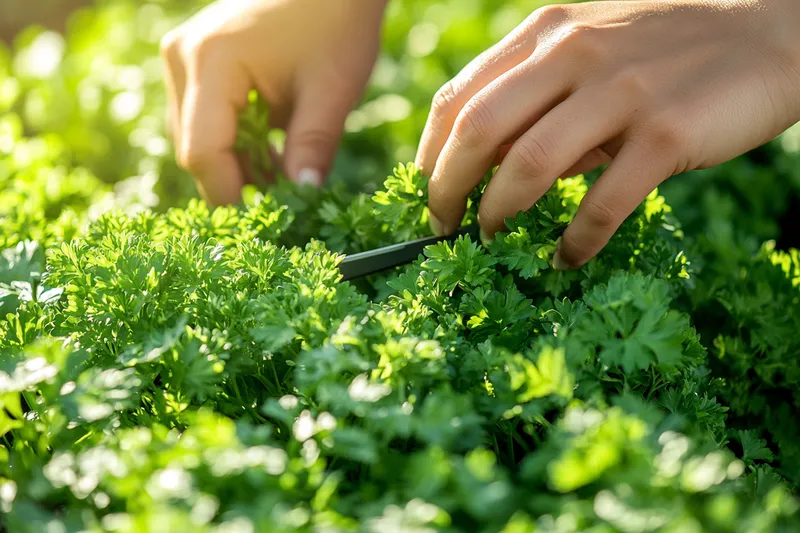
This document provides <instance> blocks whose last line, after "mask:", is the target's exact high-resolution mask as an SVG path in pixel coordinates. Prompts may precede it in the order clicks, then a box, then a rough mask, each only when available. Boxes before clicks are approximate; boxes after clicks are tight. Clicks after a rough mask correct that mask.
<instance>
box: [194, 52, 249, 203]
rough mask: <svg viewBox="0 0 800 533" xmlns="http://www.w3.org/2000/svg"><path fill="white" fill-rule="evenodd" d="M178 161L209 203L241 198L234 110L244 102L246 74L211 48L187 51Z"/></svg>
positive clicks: (240, 109) (246, 90) (232, 200)
mask: <svg viewBox="0 0 800 533" xmlns="http://www.w3.org/2000/svg"><path fill="white" fill-rule="evenodd" d="M188 57H189V59H187V63H186V67H187V69H186V76H187V86H186V93H185V95H184V101H183V108H182V119H181V125H182V131H181V145H180V150H179V159H180V163H181V165H182V166H183V167H184V168H186V169H187V170H189V171H190V172H191V173H192V174H193V175H194V176H195V178H196V179H197V182H198V185H199V188H200V192H201V194H202V195H203V197H204V198H205V199H206V200H207V201H208V202H209V203H210V204H212V205H221V204H231V203H236V202H238V201H239V198H240V193H241V189H242V186H243V185H244V176H243V174H242V170H241V168H240V167H239V163H238V160H237V157H236V154H235V152H234V145H235V142H236V132H237V118H238V114H239V113H240V112H241V111H242V110H243V109H244V108H245V106H246V105H247V93H248V85H249V83H248V80H247V76H246V75H245V74H244V72H242V71H240V70H238V69H237V68H236V67H235V66H234V64H233V63H231V62H229V61H225V60H223V59H221V58H220V56H219V55H217V54H214V53H212V51H208V52H206V51H201V53H197V52H194V53H191V54H189V55H188Z"/></svg>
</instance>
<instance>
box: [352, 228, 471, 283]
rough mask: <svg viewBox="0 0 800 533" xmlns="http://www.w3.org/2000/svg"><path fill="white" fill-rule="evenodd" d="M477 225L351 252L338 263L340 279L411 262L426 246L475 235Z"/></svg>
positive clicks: (353, 277) (358, 276) (360, 275)
mask: <svg viewBox="0 0 800 533" xmlns="http://www.w3.org/2000/svg"><path fill="white" fill-rule="evenodd" d="M477 232H478V229H477V226H471V227H468V228H461V229H460V230H458V231H457V232H455V233H454V234H452V235H450V236H448V237H424V238H422V239H416V240H413V241H408V242H401V243H400V244H392V245H391V246H384V247H383V248H376V249H375V250H367V251H366V252H360V253H357V254H351V255H348V256H346V257H345V258H344V260H343V261H342V262H341V263H339V271H340V272H341V273H342V280H343V281H347V280H350V279H355V278H360V277H362V276H366V275H368V274H374V273H376V272H381V271H384V270H388V269H390V268H393V267H396V266H399V265H404V264H408V263H411V262H413V261H414V260H415V259H416V258H417V257H419V255H420V254H421V253H422V250H424V249H425V247H426V246H429V245H431V244H436V243H437V242H441V241H454V240H456V239H457V238H459V237H460V236H462V235H471V236H472V237H475V236H476V235H477Z"/></svg>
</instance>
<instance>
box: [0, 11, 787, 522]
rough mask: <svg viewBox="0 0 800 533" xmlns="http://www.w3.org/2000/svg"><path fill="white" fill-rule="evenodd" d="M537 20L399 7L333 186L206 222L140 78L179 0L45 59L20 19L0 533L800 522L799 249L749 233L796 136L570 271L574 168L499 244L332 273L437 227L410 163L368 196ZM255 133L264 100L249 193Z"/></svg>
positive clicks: (7, 122)
mask: <svg viewBox="0 0 800 533" xmlns="http://www.w3.org/2000/svg"><path fill="white" fill-rule="evenodd" d="M543 3H544V2H541V1H539V0H530V1H527V0H515V1H511V2H507V3H504V4H503V6H502V7H501V8H498V6H497V3H496V2H491V1H489V0H478V1H475V2H463V1H462V0H445V1H444V2H442V3H439V4H436V5H431V4H430V3H429V2H423V1H421V0H403V1H398V2H392V3H390V8H389V13H388V19H387V24H386V31H385V37H384V41H385V48H384V52H383V54H382V56H381V59H380V60H379V64H378V67H377V70H376V75H375V76H374V80H373V82H372V84H371V86H370V88H369V89H368V91H367V95H366V98H365V100H364V102H363V103H362V105H361V106H360V107H359V108H358V109H357V110H356V112H354V114H353V115H352V116H351V118H350V119H349V120H348V134H347V135H346V136H345V141H344V146H343V150H342V152H341V154H342V155H341V157H340V159H339V161H337V165H336V169H335V171H334V176H333V177H332V181H331V183H330V184H329V186H327V187H325V188H323V189H321V190H318V189H315V188H313V187H308V186H305V187H300V186H296V185H294V184H292V183H291V182H289V181H288V180H286V179H284V178H283V177H282V176H280V175H278V176H275V178H276V180H275V182H274V183H271V184H269V185H265V184H263V183H260V184H258V185H257V186H250V187H248V188H247V189H246V190H245V191H244V195H243V202H242V203H241V205H238V206H228V207H220V208H216V209H210V208H209V207H208V206H206V205H205V204H204V203H203V202H201V201H199V200H197V199H196V198H194V196H195V192H194V189H193V187H192V186H191V181H190V180H189V178H188V176H186V175H185V174H184V173H183V172H181V171H179V170H178V169H177V167H176V165H175V163H174V161H173V154H172V153H171V151H170V150H169V149H168V144H167V140H166V131H165V129H164V125H163V120H162V119H163V116H164V113H163V111H164V110H163V90H162V88H161V73H160V66H159V65H158V61H157V59H155V58H156V57H157V56H156V52H157V42H158V38H159V37H160V35H161V34H163V32H164V31H166V29H168V28H169V27H171V26H172V25H174V23H176V22H177V21H178V20H180V19H181V18H182V17H185V16H186V14H187V13H188V12H189V11H190V10H191V9H194V8H195V7H196V6H197V5H198V3H197V2H194V1H182V2H166V1H161V0H147V1H145V2H133V1H132V0H103V1H102V2H98V5H97V6H96V7H94V8H91V9H89V10H86V11H83V12H80V13H78V14H76V15H75V16H74V17H73V19H72V22H71V25H70V30H69V32H68V33H67V35H66V36H65V40H64V43H63V44H64V53H63V55H59V52H58V49H59V46H60V45H59V44H58V42H59V41H58V40H57V39H56V40H54V39H53V38H54V37H55V36H54V34H51V33H42V32H41V31H40V30H36V29H31V30H28V31H26V32H25V33H24V34H22V35H21V36H20V37H19V39H18V40H17V42H16V43H15V45H14V47H13V50H10V51H9V50H5V49H0V110H1V111H2V112H3V116H2V118H0V317H2V319H0V511H2V513H0V529H3V528H5V529H6V530H8V531H11V532H15V533H16V532H22V533H25V532H37V533H38V532H40V531H67V532H73V531H74V532H78V531H88V532H131V533H132V532H140V531H153V532H162V531H181V532H198V533H200V532H202V533H211V532H214V533H230V532H232V531H243V532H256V531H258V532H261V531H264V532H267V531H269V532H281V531H286V532H288V531H309V532H311V531H315V532H319V531H337V532H344V531H353V532H356V531H357V532H381V533H383V532H392V531H397V532H399V531H403V532H412V531H413V532H419V533H422V532H425V533H429V532H436V531H441V532H453V533H455V532H460V531H470V532H487V533H488V532H495V531H502V532H504V533H523V532H530V531H546V532H552V533H555V532H572V531H575V532H577V531H588V532H593V533H615V532H624V533H644V532H656V531H658V532H667V533H678V532H681V533H683V532H687V531H688V532H709V533H767V532H769V533H789V532H794V531H797V530H798V527H799V526H800V508H798V502H797V500H796V496H795V494H794V492H795V491H796V489H797V487H798V485H800V447H798V445H797V442H799V441H800V433H799V431H800V430H798V428H797V424H796V420H797V413H798V409H800V399H798V398H800V397H799V396H798V392H797V391H798V390H799V389H798V385H800V383H799V382H800V371H798V366H797V357H798V356H800V344H798V343H799V342H800V337H798V335H797V332H798V331H800V292H799V291H800V256H799V255H798V252H797V251H796V250H778V249H777V246H776V244H775V243H774V242H771V241H767V242H766V243H764V241H765V240H766V239H777V238H779V237H781V235H780V234H779V227H780V225H779V223H778V222H777V221H776V220H777V217H779V216H781V215H783V214H785V213H786V212H787V211H788V210H789V205H790V202H791V201H792V198H793V195H795V196H796V191H797V186H798V185H800V180H798V179H797V176H798V173H797V168H800V167H798V166H797V164H796V163H797V162H798V156H797V153H798V152H800V144H798V143H797V142H796V138H797V132H796V130H795V131H790V132H789V133H787V134H786V135H785V136H783V137H782V138H781V139H778V140H777V141H775V142H773V143H771V144H770V145H768V146H767V147H765V148H764V149H762V150H760V151H758V152H757V153H755V154H750V155H749V156H748V157H745V158H740V159H738V160H736V161H734V162H732V163H730V164H728V165H724V166H722V167H719V168H718V169H713V170H710V171H704V172H702V173H693V174H691V175H689V176H685V177H681V178H677V179H676V180H672V181H670V182H668V183H667V184H665V186H664V187H663V188H662V190H661V192H662V193H664V194H665V195H666V197H665V196H661V195H660V193H659V192H654V193H653V194H652V195H650V196H649V197H648V198H647V200H646V201H645V202H643V204H642V205H641V206H640V207H639V208H638V209H637V210H636V212H635V213H634V215H633V216H631V217H630V218H629V219H628V220H627V221H626V222H625V223H624V224H623V225H622V227H621V228H620V230H619V231H618V233H617V234H616V235H615V236H614V238H612V240H611V242H610V243H609V244H608V246H607V247H606V248H605V249H604V250H603V252H602V253H601V254H600V255H599V256H598V257H597V258H595V259H594V260H592V261H590V262H589V263H588V264H587V265H586V266H584V267H583V268H581V269H579V270H577V271H574V272H557V271H554V270H553V269H551V268H550V266H549V265H550V261H551V259H552V254H553V252H554V250H555V246H556V242H557V239H558V238H559V236H560V235H561V233H562V232H563V230H564V228H565V227H566V226H567V225H568V224H569V222H570V221H571V220H572V217H573V216H574V214H575V212H576V210H577V208H578V206H579V205H580V202H581V199H582V198H583V196H584V194H585V193H586V191H587V189H588V186H589V184H590V182H591V179H590V178H585V177H583V176H577V177H573V178H568V179H563V180H559V181H558V182H557V184H556V185H555V186H554V187H553V188H552V190H550V191H549V192H548V193H547V194H546V195H545V196H544V197H543V198H542V199H541V200H540V201H539V202H538V203H537V205H536V206H534V207H533V208H532V209H530V210H528V211H527V212H521V213H519V214H518V215H517V216H516V217H513V218H511V219H509V220H507V221H506V231H503V232H500V233H498V235H497V237H496V238H495V240H494V241H493V243H492V244H491V245H490V246H489V247H484V246H482V245H481V244H479V243H477V242H474V241H473V239H471V238H470V237H468V236H465V237H461V238H459V239H458V240H456V241H455V242H454V243H442V244H438V245H434V246H430V247H428V248H427V249H426V250H425V252H424V254H423V255H421V256H420V257H419V258H418V259H417V260H416V261H415V262H414V263H413V264H411V265H408V266H406V267H402V268H398V269H396V270H395V271H393V272H390V273H388V274H381V275H376V276H371V277H369V278H367V279H365V280H359V281H358V282H355V283H344V282H341V281H340V275H339V273H338V269H337V265H338V263H339V261H341V259H342V255H341V254H342V253H351V252H356V251H361V250H365V249H370V248H373V247H376V246H381V245H386V244H391V243H395V242H400V241H404V240H407V239H411V238H415V237H421V236H426V235H428V234H429V229H428V211H427V207H426V205H427V178H426V177H425V176H423V175H422V174H421V173H420V171H419V169H417V168H416V167H415V166H414V165H413V164H410V163H409V164H401V165H397V166H396V167H395V168H394V170H393V172H392V173H391V175H390V176H389V177H387V178H386V179H385V180H384V182H383V185H382V186H380V183H379V182H378V181H377V180H376V179H375V178H377V177H378V176H382V175H383V170H384V169H386V168H388V165H389V164H391V163H390V162H393V161H396V160H407V159H411V158H412V156H413V149H414V145H415V143H416V140H417V139H416V136H417V135H418V132H419V130H420V129H421V127H422V124H423V123H424V118H425V114H426V112H427V103H428V100H429V99H430V95H431V94H433V92H434V91H435V89H436V88H438V86H439V85H441V83H443V82H444V81H445V80H446V79H447V78H448V77H449V76H451V75H452V74H453V73H454V72H455V71H457V70H458V69H459V68H460V67H461V66H463V64H464V63H466V61H468V60H469V59H471V58H472V56H474V54H476V53H478V52H480V51H481V50H482V49H484V48H485V47H486V46H488V45H490V44H491V43H492V42H494V41H496V40H497V39H498V38H499V37H501V36H502V35H503V33H504V32H505V31H507V30H509V29H510V28H511V27H512V26H513V25H515V24H516V23H517V22H519V21H520V20H522V18H523V17H524V16H525V15H527V14H528V13H530V11H531V10H533V9H535V8H536V7H539V6H540V5H541V4H543ZM54 43H56V44H54ZM48 46H49V47H50V51H51V52H53V51H55V52H56V55H58V56H59V57H60V59H59V60H58V61H55V62H54V63H53V65H54V67H53V70H52V71H50V72H36V71H35V70H36V69H34V70H33V71H32V70H31V69H30V68H26V67H25V65H31V64H33V63H32V62H31V61H28V60H27V59H26V57H27V56H26V54H29V53H31V50H34V51H35V50H39V51H40V52H41V51H42V50H45V51H47V50H48ZM20 58H22V59H20ZM45 63H46V62H45ZM45 63H37V64H45ZM121 80H125V81H124V82H123V81H121ZM268 118H269V115H268V114H267V110H266V108H265V107H264V106H263V102H261V101H260V100H259V99H258V98H256V97H255V96H253V98H252V99H251V106H250V108H248V109H247V110H246V111H245V112H244V113H243V115H242V118H241V125H242V127H241V135H240V138H239V142H238V148H239V150H240V151H241V152H242V153H243V155H245V156H246V157H245V161H246V162H249V163H250V164H251V167H252V168H251V173H252V174H253V175H254V176H256V177H261V176H267V177H268V176H269V175H270V173H271V172H272V171H273V170H275V167H274V166H273V165H274V161H273V160H272V156H273V153H272V151H271V150H270V145H274V146H276V147H279V145H280V132H275V131H269V127H270V125H269V121H268ZM490 177H491V174H489V175H488V176H487V179H488V178H490ZM779 180H780V181H779ZM485 183H486V180H484V183H483V184H482V185H481V186H479V187H477V188H476V189H475V191H473V193H472V194H471V195H470V201H469V205H468V209H467V214H466V215H465V218H464V223H465V224H467V223H472V222H474V221H475V218H476V213H477V206H478V204H479V202H480V197H481V193H482V190H483V186H484V185H485ZM668 200H669V202H668ZM176 206H181V207H176ZM670 206H672V207H670ZM742 213H746V214H747V216H743V215H742Z"/></svg>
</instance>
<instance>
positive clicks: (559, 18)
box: [529, 4, 569, 27]
mask: <svg viewBox="0 0 800 533" xmlns="http://www.w3.org/2000/svg"><path fill="white" fill-rule="evenodd" d="M568 19H569V8H568V6H566V5H563V4H550V5H546V6H542V7H540V8H539V9H537V10H536V11H534V12H533V14H532V15H531V16H530V18H529V23H530V24H532V25H534V26H539V27H552V26H557V25H559V24H562V23H563V22H564V21H566V20H568Z"/></svg>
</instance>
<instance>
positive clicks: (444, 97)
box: [431, 80, 456, 115]
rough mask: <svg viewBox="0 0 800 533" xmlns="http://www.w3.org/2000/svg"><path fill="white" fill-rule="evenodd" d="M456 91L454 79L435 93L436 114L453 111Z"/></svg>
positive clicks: (434, 109) (434, 107) (434, 110)
mask: <svg viewBox="0 0 800 533" xmlns="http://www.w3.org/2000/svg"><path fill="white" fill-rule="evenodd" d="M455 100H456V91H455V86H454V83H453V81H452V80H450V81H448V82H447V83H445V84H444V85H442V87H441V88H440V89H439V90H438V91H436V94H435V95H433V104H432V106H431V107H432V108H433V112H434V115H444V114H448V113H450V112H451V110H452V109H453V107H454V106H455Z"/></svg>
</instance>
